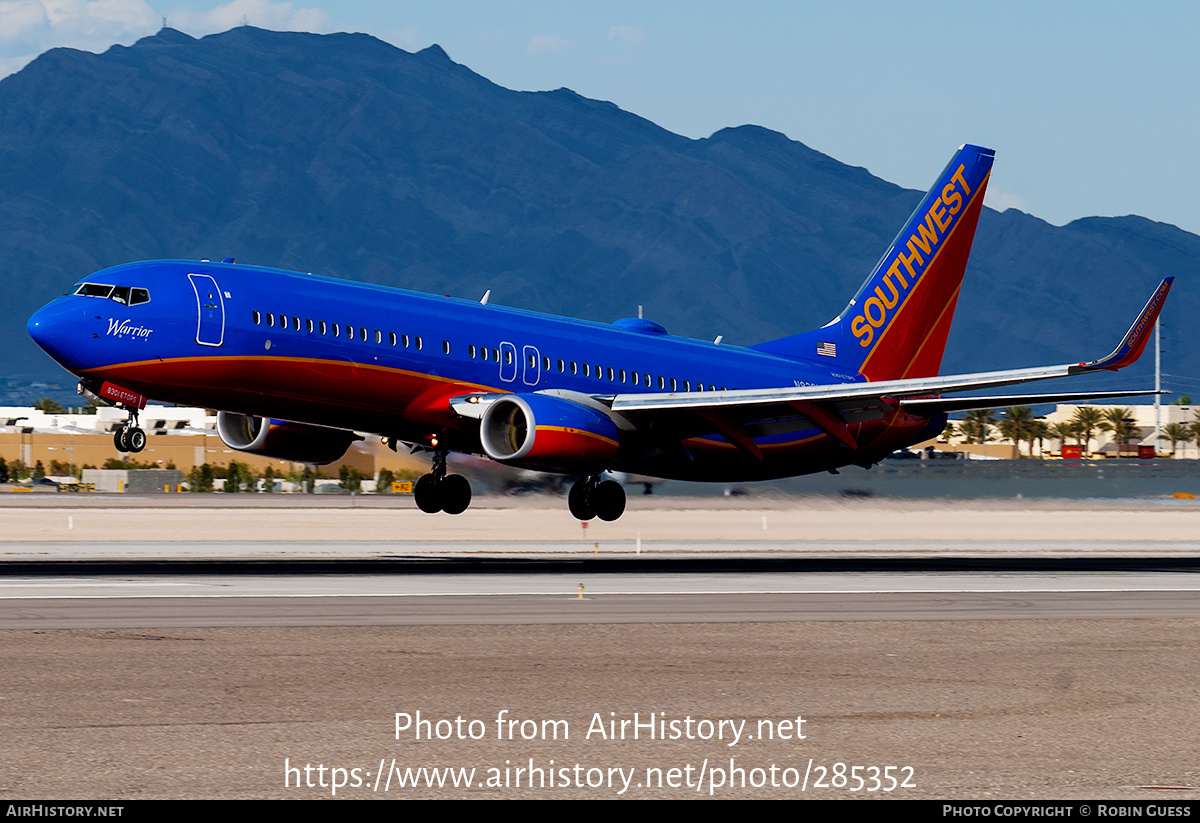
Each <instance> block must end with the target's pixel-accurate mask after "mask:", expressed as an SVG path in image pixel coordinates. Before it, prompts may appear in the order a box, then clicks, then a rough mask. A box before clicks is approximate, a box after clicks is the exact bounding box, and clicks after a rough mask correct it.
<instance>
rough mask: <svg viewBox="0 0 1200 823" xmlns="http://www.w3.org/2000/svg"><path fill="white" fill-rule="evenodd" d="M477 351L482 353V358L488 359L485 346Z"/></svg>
mask: <svg viewBox="0 0 1200 823" xmlns="http://www.w3.org/2000/svg"><path fill="white" fill-rule="evenodd" d="M479 352H480V354H482V355H483V359H484V360H487V359H488V350H487V346H484V347H483V348H481V349H480V350H479Z"/></svg>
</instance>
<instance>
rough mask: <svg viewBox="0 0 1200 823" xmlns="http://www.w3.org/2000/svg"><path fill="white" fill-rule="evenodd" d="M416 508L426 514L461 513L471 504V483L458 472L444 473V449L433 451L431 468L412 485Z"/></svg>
mask: <svg viewBox="0 0 1200 823" xmlns="http://www.w3.org/2000/svg"><path fill="white" fill-rule="evenodd" d="M413 497H415V498H416V500H417V508H418V509H420V510H421V511H423V512H425V513H426V514H436V513H437V512H445V513H446V514H462V513H463V512H465V511H466V510H467V507H468V506H470V505H471V484H470V483H469V482H467V478H465V477H463V476H462V475H460V474H450V475H448V474H446V450H445V449H437V450H436V451H434V453H433V470H432V471H431V472H430V473H429V474H426V475H422V476H421V478H420V479H419V480H418V481H417V483H416V485H415V486H413Z"/></svg>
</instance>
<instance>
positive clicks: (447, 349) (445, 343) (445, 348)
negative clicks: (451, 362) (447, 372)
mask: <svg viewBox="0 0 1200 823" xmlns="http://www.w3.org/2000/svg"><path fill="white" fill-rule="evenodd" d="M449 353H450V341H449V340H443V341H442V354H449Z"/></svg>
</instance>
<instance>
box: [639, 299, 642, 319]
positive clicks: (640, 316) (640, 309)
mask: <svg viewBox="0 0 1200 823" xmlns="http://www.w3.org/2000/svg"><path fill="white" fill-rule="evenodd" d="M641 319H642V304H641V303H638V320H641Z"/></svg>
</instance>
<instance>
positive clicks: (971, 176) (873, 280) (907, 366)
mask: <svg viewBox="0 0 1200 823" xmlns="http://www.w3.org/2000/svg"><path fill="white" fill-rule="evenodd" d="M994 159H995V152H993V151H992V150H991V149H985V148H980V147H979V146H971V145H964V146H963V147H962V148H960V149H959V150H958V152H957V153H956V154H955V155H954V157H953V158H952V159H951V160H950V164H949V165H948V166H946V168H945V170H944V171H943V172H942V173H941V175H940V176H939V177H938V179H937V182H936V183H934V184H933V188H931V189H930V190H929V193H928V194H926V195H925V199H923V200H922V201H921V204H920V205H919V206H917V210H916V211H914V212H913V214H912V217H910V218H909V219H908V223H907V224H906V225H905V226H904V228H903V229H902V230H901V231H900V234H898V235H896V239H895V240H893V241H892V245H891V248H889V249H888V251H887V254H885V255H884V256H883V258H882V259H881V260H880V261H879V264H878V265H877V266H876V267H875V270H874V271H873V272H872V273H871V276H870V277H868V278H867V281H866V282H865V283H863V285H862V287H861V288H860V289H859V290H858V293H857V294H856V295H854V298H853V299H852V300H851V301H850V303H849V305H847V306H846V308H845V309H844V310H843V311H842V313H841V314H840V315H838V316H837V317H836V318H834V319H833V320H832V321H831V322H829V323H827V324H826V325H825V326H823V327H822V328H820V329H817V330H816V331H811V332H805V333H803V334H794V335H791V336H790V337H783V338H780V339H779V340H772V341H770V342H767V343H760V344H758V345H757V346H753V347H752V348H755V349H757V350H759V351H765V352H771V353H772V354H783V355H787V356H789V357H803V358H805V359H810V360H822V361H825V358H830V359H831V360H832V361H833V362H834V363H836V364H837V365H838V366H840V367H842V368H847V369H853V370H854V371H857V372H859V373H860V374H862V375H863V376H864V377H866V378H867V379H868V380H871V381H875V380H899V379H903V378H906V377H932V376H934V375H936V374H937V373H938V370H939V369H940V368H941V365H942V353H943V352H944V351H945V349H946V337H947V335H948V334H949V333H950V321H951V319H953V317H954V307H955V305H956V303H957V302H958V292H959V289H960V288H961V287H962V278H963V272H964V271H965V270H966V267H967V258H968V257H969V256H970V254H971V242H972V240H974V238H975V226H976V224H977V223H978V222H979V212H980V210H981V209H982V208H983V193H984V190H985V189H987V181H988V175H989V174H990V173H991V170H992V161H993V160H994ZM825 362H828V361H825Z"/></svg>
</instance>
